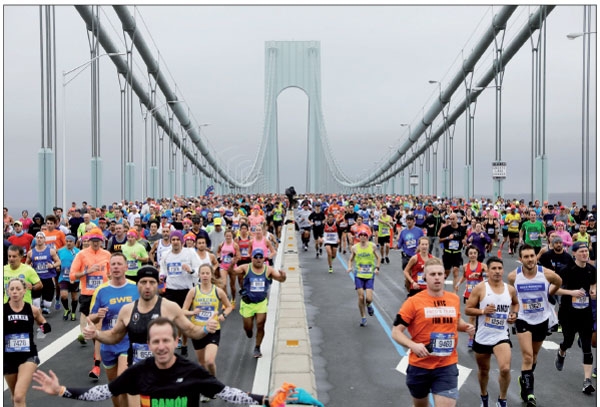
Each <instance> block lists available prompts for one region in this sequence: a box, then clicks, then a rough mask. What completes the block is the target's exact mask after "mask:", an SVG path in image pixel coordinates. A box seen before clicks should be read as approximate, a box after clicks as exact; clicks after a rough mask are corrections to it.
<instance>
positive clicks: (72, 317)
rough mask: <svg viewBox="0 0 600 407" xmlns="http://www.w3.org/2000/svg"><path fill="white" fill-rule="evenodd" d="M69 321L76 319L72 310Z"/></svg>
mask: <svg viewBox="0 0 600 407" xmlns="http://www.w3.org/2000/svg"><path fill="white" fill-rule="evenodd" d="M71 321H76V319H75V313H74V312H71Z"/></svg>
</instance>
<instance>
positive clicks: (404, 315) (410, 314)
mask: <svg viewBox="0 0 600 407" xmlns="http://www.w3.org/2000/svg"><path fill="white" fill-rule="evenodd" d="M414 313H415V307H414V304H413V301H411V300H410V298H409V299H407V300H406V301H404V304H402V308H400V311H398V315H399V316H400V318H401V319H402V321H403V325H406V326H408V325H410V323H411V322H412V320H413V319H414Z"/></svg>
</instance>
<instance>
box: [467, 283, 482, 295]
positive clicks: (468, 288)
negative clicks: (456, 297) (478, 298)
mask: <svg viewBox="0 0 600 407" xmlns="http://www.w3.org/2000/svg"><path fill="white" fill-rule="evenodd" d="M477 284H479V281H473V280H467V292H468V293H470V292H471V291H473V288H475V286H476V285H477Z"/></svg>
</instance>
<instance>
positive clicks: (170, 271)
mask: <svg viewBox="0 0 600 407" xmlns="http://www.w3.org/2000/svg"><path fill="white" fill-rule="evenodd" d="M182 271H183V269H182V268H181V262H177V263H167V275H168V276H169V277H171V276H180V275H181V273H182Z"/></svg>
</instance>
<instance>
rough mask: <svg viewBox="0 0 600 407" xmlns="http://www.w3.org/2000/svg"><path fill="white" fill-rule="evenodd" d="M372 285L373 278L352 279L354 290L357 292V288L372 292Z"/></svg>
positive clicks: (373, 283)
mask: <svg viewBox="0 0 600 407" xmlns="http://www.w3.org/2000/svg"><path fill="white" fill-rule="evenodd" d="M374 285H375V279H374V278H360V277H354V287H355V289H356V290H358V289H359V288H362V289H363V290H372V289H373V286H374Z"/></svg>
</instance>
